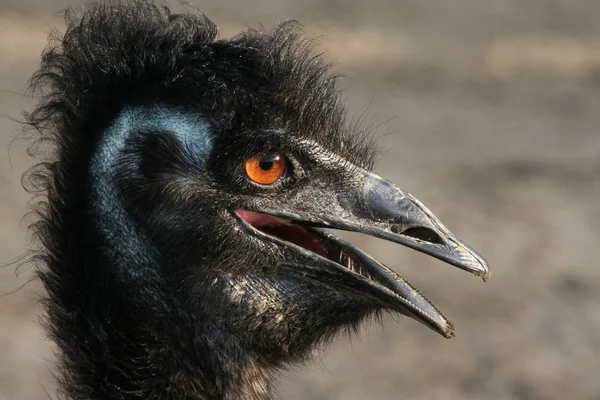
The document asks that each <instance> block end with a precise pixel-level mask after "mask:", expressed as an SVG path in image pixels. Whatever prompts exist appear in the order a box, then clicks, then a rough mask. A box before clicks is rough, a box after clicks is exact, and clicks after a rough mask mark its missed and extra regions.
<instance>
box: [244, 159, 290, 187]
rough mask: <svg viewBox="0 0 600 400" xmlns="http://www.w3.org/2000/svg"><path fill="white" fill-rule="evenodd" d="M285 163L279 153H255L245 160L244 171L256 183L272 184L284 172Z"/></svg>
mask: <svg viewBox="0 0 600 400" xmlns="http://www.w3.org/2000/svg"><path fill="white" fill-rule="evenodd" d="M286 164H287V162H286V159H285V158H284V157H282V156H281V155H280V154H268V155H257V156H253V157H250V158H249V159H247V160H246V162H245V163H244V172H245V173H246V177H248V179H250V181H252V182H254V183H256V184H259V185H272V184H274V183H275V182H277V181H278V180H279V179H280V178H281V177H282V176H283V175H284V174H285V171H286Z"/></svg>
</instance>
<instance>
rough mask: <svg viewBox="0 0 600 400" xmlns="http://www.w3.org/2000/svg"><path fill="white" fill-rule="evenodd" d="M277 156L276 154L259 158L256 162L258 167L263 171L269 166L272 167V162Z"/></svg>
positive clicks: (268, 168)
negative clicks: (258, 161)
mask: <svg viewBox="0 0 600 400" xmlns="http://www.w3.org/2000/svg"><path fill="white" fill-rule="evenodd" d="M278 158H279V157H277V156H272V157H265V158H263V159H261V160H260V163H258V166H259V167H260V169H262V170H263V171H268V170H270V169H271V168H273V163H274V162H275V161H277V159H278Z"/></svg>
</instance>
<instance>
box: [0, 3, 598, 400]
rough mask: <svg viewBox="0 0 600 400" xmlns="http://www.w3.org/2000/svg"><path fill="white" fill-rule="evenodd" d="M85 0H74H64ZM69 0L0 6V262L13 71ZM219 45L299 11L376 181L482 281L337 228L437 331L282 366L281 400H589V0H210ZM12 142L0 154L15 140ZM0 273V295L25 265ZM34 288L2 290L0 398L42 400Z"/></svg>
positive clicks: (7, 209) (16, 157)
mask: <svg viewBox="0 0 600 400" xmlns="http://www.w3.org/2000/svg"><path fill="white" fill-rule="evenodd" d="M81 3H83V2H82V1H75V0H71V4H81ZM67 5H68V1H67V0H52V1H48V0H0V146H1V147H2V151H1V152H0V263H9V262H10V261H11V260H12V259H14V257H16V256H18V255H19V254H21V253H22V252H23V251H24V250H25V249H26V248H27V246H28V244H27V232H26V221H22V217H23V215H24V214H25V213H26V211H27V200H28V196H27V195H26V193H25V192H24V191H23V190H22V189H21V186H20V175H21V173H22V172H23V171H24V170H25V169H26V168H27V166H28V165H31V163H32V160H30V159H29V157H28V156H27V155H26V153H25V148H26V143H23V142H12V139H13V137H14V136H15V135H16V134H17V133H18V131H19V126H18V124H16V123H15V122H13V119H18V118H19V117H20V113H21V111H22V110H24V109H25V110H27V109H31V107H32V105H33V102H32V100H31V99H30V98H29V97H28V96H26V95H24V92H25V89H26V82H27V79H28V77H29V76H30V75H31V74H32V73H33V72H34V71H35V69H36V66H37V65H38V63H39V55H40V52H41V50H42V49H43V47H44V45H45V43H46V35H47V33H48V32H49V31H50V30H51V28H57V29H59V30H60V29H62V27H63V25H62V21H61V19H60V17H59V14H57V11H58V10H60V9H61V8H64V7H65V6H67ZM196 5H197V6H198V7H199V8H201V9H202V10H204V11H205V12H206V14H207V15H208V16H209V17H211V18H212V19H214V20H215V21H216V22H217V23H218V24H219V26H220V27H221V36H222V37H226V36H229V35H230V34H232V33H235V32H236V31H239V30H242V29H245V28H246V27H261V25H260V24H261V23H262V24H264V27H265V29H269V28H270V27H272V26H273V25H274V24H275V23H276V22H278V21H281V20H283V19H286V18H298V19H300V20H301V21H302V22H303V23H304V24H305V26H306V29H307V34H308V35H309V36H320V39H319V41H320V43H321V45H320V47H319V49H320V50H326V51H327V57H329V58H330V59H333V60H336V61H337V64H338V65H337V68H336V69H337V70H338V71H340V72H343V73H344V74H345V75H347V76H348V79H347V80H346V81H345V83H344V85H345V86H346V87H347V91H346V96H347V99H348V106H349V109H350V115H354V116H358V115H360V114H361V113H362V112H363V111H364V110H365V109H368V114H369V115H371V116H373V120H374V121H379V122H380V124H381V125H380V128H379V131H380V133H381V140H380V148H381V149H382V153H381V154H382V157H381V160H380V162H379V163H378V165H377V169H376V170H377V172H378V173H380V174H382V175H384V176H387V177H389V178H390V179H392V180H393V181H394V182H396V183H397V184H398V185H399V186H401V187H403V188H405V189H407V190H408V191H410V192H412V193H413V194H415V195H416V196H417V197H418V198H419V199H421V200H422V201H423V202H424V203H425V204H427V205H428V206H429V207H430V208H431V209H432V210H433V211H434V212H435V213H436V214H437V215H438V216H439V217H440V219H442V221H444V222H445V223H446V225H447V226H448V227H449V228H450V229H451V230H453V231H454V232H455V233H457V234H458V235H459V236H460V237H461V238H463V239H464V240H465V241H466V242H468V243H469V244H471V245H472V246H473V247H474V248H476V249H478V250H479V251H480V252H481V253H482V254H483V255H484V256H485V257H486V258H487V260H488V261H489V263H490V265H491V268H492V278H491V280H490V282H488V283H486V284H484V283H483V282H482V281H481V280H479V279H476V278H474V277H472V276H470V275H468V274H466V273H464V272H461V271H459V270H457V269H455V268H452V267H449V266H447V265H445V264H443V263H441V262H438V261H435V260H432V259H429V258H427V257H425V256H423V255H420V254H418V253H416V252H414V251H411V250H408V249H406V248H402V247H400V246H395V245H391V244H387V243H384V242H381V241H378V240H372V239H370V238H364V237H352V240H353V241H355V242H356V243H359V244H361V246H362V247H363V248H365V249H366V250H367V251H368V252H369V253H371V254H373V255H375V256H376V257H378V258H380V259H382V260H384V261H386V262H387V263H388V264H389V265H390V266H393V267H394V268H395V269H396V270H397V271H398V272H399V273H400V274H402V275H403V276H405V277H406V278H408V279H409V280H410V281H412V282H413V283H414V284H415V285H416V286H417V287H419V288H421V289H422V290H423V291H424V292H425V293H426V294H428V295H429V296H430V298H432V299H433V300H434V301H435V302H436V303H437V304H438V305H439V306H440V307H441V308H442V309H443V310H444V311H445V312H446V314H447V315H449V316H450V317H451V319H452V320H453V322H454V323H455V325H456V326H457V331H458V332H457V333H458V335H457V337H456V338H455V339H453V340H445V339H443V338H442V337H440V336H438V335H437V334H435V333H433V332H431V331H429V330H428V329H426V328H424V327H423V326H421V325H419V324H418V323H416V322H414V321H412V320H410V319H407V318H394V317H387V318H385V319H384V322H383V325H382V326H378V325H377V326H371V327H365V329H364V331H363V332H362V333H361V334H360V336H359V337H355V338H352V339H348V338H345V337H340V338H339V339H338V340H337V341H336V342H335V343H334V345H333V346H332V347H331V348H329V349H328V350H327V351H324V352H323V353H322V354H321V355H319V356H318V357H316V361H315V362H314V363H313V364H310V365H307V366H305V367H302V368H298V369H294V370H292V371H289V372H288V373H286V374H285V375H284V376H283V377H282V379H281V382H280V384H279V385H278V388H279V396H278V398H281V399H312V400H317V399H332V400H333V399H340V400H341V399H345V400H352V399H411V400H417V399H437V400H444V399H494V400H496V399H497V400H504V399H523V400H534V399H540V400H546V399H557V400H559V399H560V400H563V399H596V400H598V399H600V268H599V266H598V260H597V259H598V257H599V256H600V251H599V245H600V240H599V239H600V207H599V202H600V201H599V200H600V132H599V129H600V23H598V22H599V21H600V2H599V1H597V0H578V1H566V0H563V1H560V0H530V1H522V0H494V1H472V0H454V1H451V2H450V1H443V0H420V1H414V0H406V1H404V0H402V1H398V0H387V1H386V0H376V1H375V0H373V1H370V2H366V1H359V0H351V1H341V0H332V1H317V0H309V1H302V2H301V1H297V2H294V1H291V0H290V1H276V0H259V1H255V2H252V5H251V6H250V5H248V2H245V1H243V0H227V1H223V0H210V1H203V2H200V1H197V2H196ZM11 143H12V145H11ZM19 272H20V274H19V275H18V276H16V275H15V270H14V267H5V268H0V294H7V293H10V292H12V291H14V290H16V289H19V288H20V287H21V286H22V285H24V284H25V283H26V282H27V281H28V280H29V279H30V278H31V277H32V271H31V268H28V267H27V266H25V267H22V268H21V269H20V270H19ZM42 293H43V290H42V288H41V287H40V285H39V283H38V282H36V281H33V282H31V283H28V284H27V285H25V286H24V287H23V288H21V289H20V290H18V291H17V292H16V293H14V294H7V295H4V296H2V297H0V400H21V399H27V400H29V399H31V400H37V399H46V398H48V397H52V395H53V391H54V385H53V378H52V360H53V347H52V343H50V342H49V341H48V340H46V339H45V338H44V335H43V333H42V332H41V330H40V328H39V316H40V307H39V305H38V304H37V300H38V299H39V297H40V295H41V294H42Z"/></svg>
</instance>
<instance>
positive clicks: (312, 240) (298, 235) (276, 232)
mask: <svg viewBox="0 0 600 400" xmlns="http://www.w3.org/2000/svg"><path fill="white" fill-rule="evenodd" d="M236 213H237V215H239V216H240V217H241V218H242V219H243V220H244V221H246V222H248V223H249V224H250V225H252V226H253V227H255V228H257V229H259V230H261V231H262V232H264V233H266V234H268V235H271V236H275V237H277V238H279V239H281V240H285V241H286V242H290V243H294V244H295V245H297V246H300V247H303V248H305V249H306V250H309V251H312V252H313V253H317V254H318V255H320V256H322V257H327V251H325V249H324V248H323V246H322V245H321V241H320V240H319V238H318V237H317V236H316V235H314V234H312V233H311V232H309V231H307V230H306V229H304V228H302V227H301V226H298V225H291V224H286V223H284V222H281V221H279V220H277V218H275V217H273V216H271V215H268V214H261V213H257V212H253V211H247V210H237V211H236Z"/></svg>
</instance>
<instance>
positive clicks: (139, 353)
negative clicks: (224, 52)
mask: <svg viewBox="0 0 600 400" xmlns="http://www.w3.org/2000/svg"><path fill="white" fill-rule="evenodd" d="M156 132H168V133H169V134H172V135H174V136H175V137H176V138H177V139H178V140H180V141H182V142H183V143H184V144H185V146H186V148H188V149H190V150H191V151H192V152H194V154H195V155H197V157H198V162H199V163H201V162H202V160H204V159H205V158H206V155H207V153H208V151H209V150H210V138H209V132H208V128H207V126H206V125H205V124H204V123H203V122H202V120H201V119H199V118H198V117H197V116H194V115H190V114H188V113H185V112H183V111H181V110H173V109H168V108H165V107H146V108H139V109H127V110H125V111H123V112H122V113H121V114H120V115H119V116H118V117H117V118H116V119H115V121H114V122H113V123H112V124H111V125H110V127H109V128H108V129H107V130H106V132H105V133H104V136H103V137H102V138H101V139H100V141H99V143H98V145H97V146H96V149H95V151H94V153H93V154H92V156H91V159H90V162H89V166H90V168H89V171H88V173H89V175H88V179H89V183H90V184H89V186H88V187H89V189H87V190H89V192H88V194H87V195H86V196H85V197H84V198H85V199H87V200H85V204H84V205H81V204H79V202H77V201H73V202H72V203H73V204H71V205H67V206H65V208H69V211H68V212H67V211H66V210H58V211H57V212H56V213H55V214H56V215H63V214H64V215H67V214H70V213H71V214H74V215H77V216H78V217H76V218H82V219H81V220H78V219H76V218H75V217H73V218H71V219H70V220H69V221H67V223H66V224H65V227H64V229H63V230H62V232H63V235H64V236H65V237H66V239H65V241H64V243H65V244H64V246H63V248H64V250H63V251H62V253H61V254H62V255H61V257H60V258H59V259H57V260H53V261H51V265H50V272H48V273H46V274H45V275H43V276H42V279H44V281H45V283H46V285H47V287H48V291H49V296H50V301H49V304H50V305H49V319H50V322H51V324H50V325H51V329H52V335H53V338H54V339H55V340H56V342H57V344H58V346H59V347H60V349H61V353H62V354H61V355H60V361H61V362H62V366H63V370H64V376H63V378H62V382H61V384H62V391H63V394H64V396H65V397H66V398H72V399H121V400H125V399H184V398H185V399H190V400H194V399H206V400H207V399H223V400H233V399H240V398H244V399H254V400H264V399H268V398H269V394H268V393H269V380H268V376H269V374H268V372H267V371H266V370H265V369H264V368H262V367H261V366H259V365H258V364H257V363H256V362H255V360H254V358H253V357H252V356H250V355H248V354H247V353H246V352H245V351H244V347H243V345H242V344H241V340H240V338H238V337H236V336H235V335H232V334H231V333H230V332H229V331H228V330H227V328H226V327H224V326H221V325H220V323H219V318H217V317H216V316H215V315H211V312H208V311H207V312H206V313H202V312H199V313H193V312H190V311H189V308H186V307H185V305H184V304H182V302H181V300H177V296H176V295H175V292H176V291H177V288H176V287H175V288H174V287H173V285H172V284H171V283H170V282H168V281H167V279H166V278H165V277H164V276H163V274H162V272H161V271H162V268H161V265H160V262H159V261H158V260H159V259H160V257H158V255H159V254H160V249H156V248H153V246H152V244H151V241H150V240H149V234H148V232H144V230H143V229H142V228H141V227H140V226H138V224H136V223H135V221H134V220H133V219H132V218H130V213H129V212H128V209H127V207H126V206H125V204H126V199H124V198H123V192H122V191H121V190H120V186H119V185H118V184H117V181H118V179H119V178H123V174H124V176H125V177H128V176H129V175H128V174H129V173H135V167H136V166H135V158H134V159H133V163H131V165H129V164H128V163H124V162H123V160H124V154H125V153H126V152H127V150H128V149H127V147H128V145H129V144H128V143H130V139H132V138H133V137H135V136H136V135H145V134H152V133H156ZM129 161H131V160H128V162H129ZM207 292H208V289H207ZM206 296H207V299H208V298H209V297H208V296H209V294H208V293H207V294H206ZM206 307H207V310H208V309H209V306H208V305H207V306H206ZM213 314H214V312H213Z"/></svg>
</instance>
